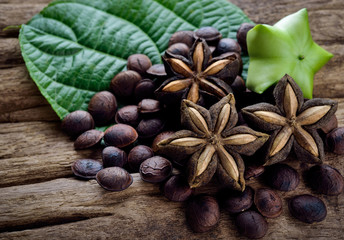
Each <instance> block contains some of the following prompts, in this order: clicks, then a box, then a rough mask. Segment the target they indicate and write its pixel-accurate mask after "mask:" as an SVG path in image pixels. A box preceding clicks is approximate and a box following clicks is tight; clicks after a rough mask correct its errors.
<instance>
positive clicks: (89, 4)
mask: <svg viewBox="0 0 344 240" xmlns="http://www.w3.org/2000/svg"><path fill="white" fill-rule="evenodd" d="M243 22H251V21H250V20H249V19H248V18H247V16H246V15H245V14H244V13H243V12H242V11H241V10H240V9H239V8H238V7H236V6H235V5H233V4H231V3H229V2H227V1H226V0H182V1H181V0H179V1H177V0H172V1H171V0H155V1H154V0H125V1H123V0H58V1H54V2H52V3H50V4H49V5H48V6H47V7H46V8H45V9H44V10H43V11H42V12H40V13H39V14H38V15H36V16H35V17H33V18H32V19H31V20H30V21H29V22H28V23H27V24H26V25H22V28H21V30H20V35H19V41H20V46H21V50H22V55H23V58H24V60H25V63H26V66H27V69H28V71H29V73H30V76H31V77H32V79H33V80H34V81H35V83H36V84H37V86H38V88H39V90H40V91H41V93H42V94H43V96H44V97H45V98H46V99H47V100H48V102H49V103H50V104H51V106H52V108H53V109H54V110H55V112H56V113H57V115H58V116H59V117H60V118H61V119H63V118H64V117H65V116H66V115H67V114H68V113H70V112H72V111H74V110H78V109H83V110H87V106H88V102H89V100H90V98H91V97H92V96H93V95H94V94H95V93H96V92H99V91H102V90H107V89H109V83H110V81H111V79H112V78H113V77H114V76H115V75H116V74H117V73H119V72H120V71H123V70H125V69H126V59H127V58H128V57H129V56H130V55H131V54H134V53H143V54H146V55H147V56H148V57H149V58H150V59H151V61H152V63H153V64H157V63H160V62H161V57H160V56H161V54H162V53H163V52H164V50H165V49H166V47H167V45H168V40H169V38H170V36H171V35H172V34H173V33H174V32H176V31H178V30H195V29H197V28H199V27H202V26H213V27H215V28H217V29H219V31H220V32H221V33H222V35H223V37H231V38H235V36H236V31H237V29H238V28H239V26H240V24H241V23H243ZM243 61H244V73H243V76H244V77H246V73H247V67H248V58H247V57H245V56H244V57H243Z"/></svg>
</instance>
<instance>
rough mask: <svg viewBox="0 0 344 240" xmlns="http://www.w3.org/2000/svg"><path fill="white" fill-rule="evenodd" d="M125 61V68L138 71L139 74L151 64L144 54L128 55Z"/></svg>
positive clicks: (142, 73) (143, 72) (144, 71)
mask: <svg viewBox="0 0 344 240" xmlns="http://www.w3.org/2000/svg"><path fill="white" fill-rule="evenodd" d="M127 61H128V62H127V69H128V70H133V71H135V72H138V73H139V74H141V75H144V74H145V73H146V71H147V69H148V68H150V67H151V66H152V62H151V60H150V59H149V57H147V56H146V55H144V54H133V55H131V56H129V58H128V60H127Z"/></svg>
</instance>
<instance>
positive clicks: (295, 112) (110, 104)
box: [62, 24, 344, 238]
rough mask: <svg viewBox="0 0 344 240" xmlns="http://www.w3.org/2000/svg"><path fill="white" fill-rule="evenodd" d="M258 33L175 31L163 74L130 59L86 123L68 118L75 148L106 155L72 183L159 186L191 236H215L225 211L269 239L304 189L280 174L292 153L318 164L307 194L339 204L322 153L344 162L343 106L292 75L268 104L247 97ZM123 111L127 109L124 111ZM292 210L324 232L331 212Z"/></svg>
mask: <svg viewBox="0 0 344 240" xmlns="http://www.w3.org/2000/svg"><path fill="white" fill-rule="evenodd" d="M252 27H253V25H251V24H243V25H242V26H241V27H240V28H239V30H238V33H237V39H238V42H237V41H235V40H234V39H230V38H222V35H221V33H220V32H219V31H218V30H217V29H215V28H212V27H204V28H201V29H198V30H196V31H178V32H176V33H174V34H173V35H172V36H171V38H170V41H169V47H168V49H167V50H166V51H165V53H164V54H163V56H162V60H163V62H164V64H156V65H152V63H151V61H150V59H149V57H148V56H146V55H143V54H134V55H131V56H130V57H129V58H128V64H127V70H125V71H122V72H120V73H118V74H117V75H116V76H114V78H113V79H112V81H111V84H110V86H109V91H102V92H99V93H97V94H95V95H94V96H93V97H92V99H91V100H90V102H89V106H88V112H87V111H80V110H79V111H75V112H72V113H70V114H69V115H67V116H66V117H65V118H64V120H63V122H62V129H63V130H64V131H65V132H66V133H67V134H68V135H70V136H71V137H72V138H73V139H75V142H74V147H75V149H77V150H78V149H85V148H90V147H95V146H99V145H101V146H102V147H104V148H103V150H102V154H101V156H99V158H101V161H100V160H94V159H79V160H76V161H75V162H74V163H73V165H72V171H73V173H74V174H75V176H77V177H79V178H84V179H96V180H97V182H98V183H99V185H100V186H101V187H103V188H104V189H106V190H109V191H122V190H125V189H126V188H128V187H129V186H130V185H131V184H132V182H133V178H132V176H131V174H130V173H133V172H139V173H140V176H141V179H142V180H143V181H145V182H149V183H153V184H156V183H158V184H160V189H161V192H162V194H163V195H164V196H165V197H166V198H167V199H169V200H171V201H177V202H182V201H187V205H186V219H187V222H188V224H189V226H190V227H191V229H192V230H193V231H195V232H206V231H209V230H212V229H213V228H215V227H216V226H217V225H218V222H219V220H220V211H221V209H223V210H224V211H226V212H228V213H229V214H232V215H233V216H235V223H236V225H237V228H238V231H239V232H240V233H241V234H243V235H245V236H246V237H249V238H261V237H263V236H264V235H265V234H266V232H267V231H268V223H267V221H266V219H265V218H276V217H278V216H280V215H281V214H282V212H283V209H282V205H283V201H284V199H282V198H281V197H280V194H279V192H278V191H293V190H295V189H296V188H297V187H298V185H299V183H300V181H301V180H302V178H301V177H300V175H299V173H298V172H297V171H296V170H295V169H293V168H292V167H290V166H289V165H287V164H284V163H278V162H282V161H284V160H285V159H286V158H287V156H289V153H290V152H292V151H294V153H296V157H297V158H298V159H299V160H303V161H305V162H306V163H305V164H314V163H315V164H316V165H311V166H310V167H309V168H308V170H306V171H305V173H304V178H303V179H304V181H305V182H306V184H307V186H310V187H311V189H312V190H313V191H315V192H317V193H319V194H326V195H339V194H341V193H342V192H343V191H344V178H343V176H342V175H341V174H340V172H339V171H338V170H336V169H334V168H332V167H331V166H328V165H325V164H322V160H323V158H324V149H325V150H328V151H331V152H335V153H337V154H343V153H344V152H343V149H344V148H343V146H344V140H343V139H344V137H343V133H344V130H343V129H344V128H341V127H338V122H337V119H336V117H335V115H334V113H335V111H336V108H337V103H336V102H334V101H332V100H323V99H316V100H304V99H303V97H302V92H301V90H300V89H299V87H298V86H297V84H296V83H295V82H294V81H293V79H292V78H291V77H289V76H288V75H286V76H285V77H284V78H282V79H281V81H280V82H279V83H278V84H277V86H276V87H275V88H271V89H269V90H268V91H266V92H265V93H264V94H261V95H258V94H256V93H253V92H251V91H249V90H248V89H247V88H246V86H245V82H244V80H243V78H242V77H241V76H240V75H241V73H242V68H243V66H242V60H241V52H245V51H247V46H246V35H247V31H248V30H250V29H251V28H252ZM117 100H120V102H122V103H125V104H126V105H125V106H121V108H119V106H118V104H117ZM253 104H255V105H253ZM252 105H253V106H252ZM118 108H119V109H118ZM114 123H116V124H115V125H113V124H114ZM106 125H113V126H111V127H109V128H108V129H107V130H106V131H105V132H103V131H99V130H96V129H94V128H95V127H100V126H106ZM251 128H252V129H251ZM323 142H325V144H324V143H323ZM241 155H246V156H252V155H253V156H252V157H245V158H243V157H242V156H241ZM250 158H251V159H261V161H255V162H254V163H252V161H250V160H248V159H250ZM307 166H308V165H307ZM173 168H176V169H179V173H178V174H173ZM213 176H214V177H213ZM215 176H216V177H215ZM251 179H258V180H259V181H261V183H262V184H264V185H265V186H268V187H270V188H267V187H263V188H256V189H254V188H253V187H250V186H249V185H248V184H247V183H249V182H250V180H251ZM209 182H215V183H216V185H218V186H220V187H219V188H218V189H217V190H218V192H217V193H216V194H215V195H210V194H202V195H197V194H195V192H197V191H195V189H196V188H198V187H201V186H203V185H206V184H208V183H209ZM272 189H273V190H272ZM288 207H289V210H290V212H291V214H292V216H294V217H295V218H297V219H299V220H301V221H303V222H307V223H312V222H319V221H322V220H323V219H325V217H326V213H327V211H326V206H325V204H324V202H323V201H322V200H321V199H320V198H317V197H315V196H311V195H299V196H294V197H293V198H292V199H290V200H289V202H288Z"/></svg>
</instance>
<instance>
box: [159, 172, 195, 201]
mask: <svg viewBox="0 0 344 240" xmlns="http://www.w3.org/2000/svg"><path fill="white" fill-rule="evenodd" d="M192 193H193V189H191V188H190V187H189V184H188V183H187V181H186V180H185V178H184V177H183V176H181V175H176V176H172V177H171V178H170V179H168V181H167V182H166V183H165V185H164V187H163V194H164V196H165V197H166V198H168V199H169V200H171V201H174V202H183V201H186V200H187V199H188V198H189V197H190V196H191V195H192Z"/></svg>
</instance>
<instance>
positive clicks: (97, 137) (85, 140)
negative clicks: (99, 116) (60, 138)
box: [74, 129, 104, 149]
mask: <svg viewBox="0 0 344 240" xmlns="http://www.w3.org/2000/svg"><path fill="white" fill-rule="evenodd" d="M103 137H104V133H103V132H102V131H98V130H94V129H92V130H88V131H86V132H84V133H83V134H81V135H80V136H79V137H78V138H77V139H76V140H75V142H74V148H75V149H86V148H89V147H93V146H94V145H96V144H98V143H100V141H101V140H102V138H103Z"/></svg>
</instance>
